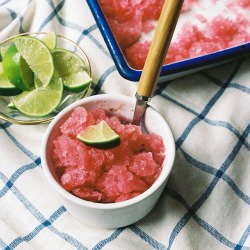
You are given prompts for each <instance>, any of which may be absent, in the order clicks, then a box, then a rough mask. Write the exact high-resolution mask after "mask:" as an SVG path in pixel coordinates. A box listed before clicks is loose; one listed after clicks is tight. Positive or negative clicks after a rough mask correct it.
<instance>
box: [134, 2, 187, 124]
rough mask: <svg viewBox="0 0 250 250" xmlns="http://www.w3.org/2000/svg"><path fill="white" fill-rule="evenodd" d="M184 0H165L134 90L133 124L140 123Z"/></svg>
mask: <svg viewBox="0 0 250 250" xmlns="http://www.w3.org/2000/svg"><path fill="white" fill-rule="evenodd" d="M183 1H184V0H165V2H164V5H163V8H162V11H161V15H160V18H159V21H158V24H157V27H156V30H155V34H154V37H153V41H152V43H151V46H150V49H149V52H148V55H147V58H146V62H145V64H144V68H143V70H142V75H141V77H140V80H139V84H138V87H137V91H136V95H135V96H136V106H135V111H134V117H133V121H132V123H133V124H136V125H140V123H141V121H142V119H143V115H144V113H145V110H146V107H147V103H148V102H149V101H150V99H151V96H152V94H153V91H154V88H155V86H156V84H157V81H158V78H159V75H160V71H161V68H162V65H163V62H164V59H165V57H166V54H167V50H168V48H169V45H170V42H171V39H172V36H173V33H174V30H175V26H176V23H177V20H178V17H179V15H180V12H181V7H182V4H183Z"/></svg>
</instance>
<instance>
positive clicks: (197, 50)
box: [99, 0, 250, 70]
mask: <svg viewBox="0 0 250 250" xmlns="http://www.w3.org/2000/svg"><path fill="white" fill-rule="evenodd" d="M163 3H164V0H121V1H117V0H99V4H100V6H101V8H102V10H103V13H104V15H105V16H106V19H107V22H108V23H109V25H110V28H111V30H112V32H113V34H114V37H115V38H116V40H117V42H118V44H119V46H120V48H121V50H122V52H123V54H124V56H125V58H126V60H127V62H128V64H129V65H130V66H131V67H132V68H134V69H139V70H140V69H142V68H143V66H144V63H145V60H146V57H147V53H148V51H149V47H150V43H151V37H150V35H149V36H148V37H147V36H145V34H147V33H149V32H150V31H152V29H153V28H154V27H155V24H154V25H153V24H152V23H154V22H155V21H157V20H158V18H159V16H160V13H161V9H162V6H163ZM205 4H206V5H207V6H209V7H208V8H209V9H206V8H205V7H204V5H205ZM220 5H221V1H218V0H203V1H201V0H185V1H184V3H183V6H182V11H181V16H180V19H183V20H184V21H182V22H180V23H181V24H179V23H177V28H176V31H175V34H174V37H173V40H172V42H171V45H170V47H169V50H168V52H167V56H166V59H165V62H164V64H169V63H174V62H178V61H182V60H185V59H189V58H194V57H198V56H202V55H206V54H210V53H213V52H217V51H220V50H223V49H226V48H230V47H233V46H237V45H241V44H244V43H247V42H249V41H250V32H249V29H247V28H246V27H249V25H250V19H249V11H250V1H249V0H228V1H225V3H224V6H223V8H222V9H221V11H220V12H219V13H218V15H215V16H213V17H212V18H211V17H209V15H207V13H209V12H210V11H211V6H213V8H214V9H215V10H216V9H220ZM197 6H198V7H199V8H200V9H199V8H198V11H197V10H196V8H195V7H197ZM190 13H191V14H194V15H190V16H191V19H190V18H188V14H190ZM180 25H181V26H180ZM142 37H143V38H142ZM145 37H147V38H146V39H145Z"/></svg>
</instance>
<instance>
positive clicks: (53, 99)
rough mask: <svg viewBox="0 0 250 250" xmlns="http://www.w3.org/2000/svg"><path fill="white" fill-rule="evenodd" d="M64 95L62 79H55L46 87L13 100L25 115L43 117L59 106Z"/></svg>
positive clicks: (24, 93) (27, 92) (20, 95)
mask: <svg viewBox="0 0 250 250" xmlns="http://www.w3.org/2000/svg"><path fill="white" fill-rule="evenodd" d="M62 93H63V83H62V80H61V78H53V79H52V80H51V82H50V84H49V85H48V86H46V87H39V88H36V89H33V90H32V91H24V92H22V93H21V94H19V95H17V96H15V97H14V98H13V100H12V102H13V104H14V106H15V107H16V108H17V109H18V110H19V111H20V112H21V113H23V114H25V115H27V116H33V117H42V116H46V115H48V114H50V113H51V112H53V111H54V110H55V108H56V107H57V106H58V105H59V103H60V101H61V98H62Z"/></svg>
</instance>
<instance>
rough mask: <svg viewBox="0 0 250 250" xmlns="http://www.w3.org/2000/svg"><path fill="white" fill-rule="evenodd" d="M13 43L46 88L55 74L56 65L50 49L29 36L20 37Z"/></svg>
mask: <svg viewBox="0 0 250 250" xmlns="http://www.w3.org/2000/svg"><path fill="white" fill-rule="evenodd" d="M13 41H14V43H15V45H16V47H17V49H18V51H19V52H20V54H21V56H22V57H23V58H24V59H25V60H26V62H27V64H28V65H29V67H30V68H31V70H32V71H33V72H34V74H35V76H36V77H37V78H38V79H39V80H40V81H41V82H42V83H43V86H44V87H46V86H48V84H49V83H50V80H51V78H52V76H53V73H54V63H53V58H52V55H51V53H50V50H49V48H48V47H47V46H46V45H45V44H44V43H43V42H42V41H40V40H39V39H37V38H34V37H29V36H20V37H18V38H15V39H14V40H13Z"/></svg>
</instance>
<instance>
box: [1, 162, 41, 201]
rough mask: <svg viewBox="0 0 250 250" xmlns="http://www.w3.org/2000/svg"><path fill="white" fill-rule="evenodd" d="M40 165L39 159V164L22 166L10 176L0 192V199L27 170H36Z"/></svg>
mask: <svg viewBox="0 0 250 250" xmlns="http://www.w3.org/2000/svg"><path fill="white" fill-rule="evenodd" d="M39 165H40V158H39V163H38V162H33V163H31V164H28V165H24V166H23V167H20V168H19V169H18V170H17V171H16V172H14V174H13V175H12V176H11V178H10V179H9V180H8V181H7V182H6V184H5V186H4V187H3V188H2V189H1V190H0V198H2V197H3V196H4V195H5V194H6V193H7V192H8V190H9V189H10V188H11V187H12V186H13V184H14V183H15V181H16V180H17V179H18V178H19V177H20V176H21V175H22V174H23V173H24V172H26V171H27V170H31V169H34V168H36V167H37V166H39Z"/></svg>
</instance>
